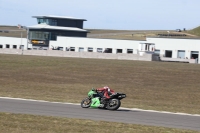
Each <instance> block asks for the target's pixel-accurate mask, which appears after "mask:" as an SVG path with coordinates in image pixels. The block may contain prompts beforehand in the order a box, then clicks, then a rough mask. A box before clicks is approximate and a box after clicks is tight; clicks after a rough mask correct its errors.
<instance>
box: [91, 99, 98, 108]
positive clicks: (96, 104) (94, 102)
mask: <svg viewBox="0 0 200 133" xmlns="http://www.w3.org/2000/svg"><path fill="white" fill-rule="evenodd" d="M99 105H100V100H99V97H95V98H92V103H91V105H90V107H92V108H98V107H99Z"/></svg>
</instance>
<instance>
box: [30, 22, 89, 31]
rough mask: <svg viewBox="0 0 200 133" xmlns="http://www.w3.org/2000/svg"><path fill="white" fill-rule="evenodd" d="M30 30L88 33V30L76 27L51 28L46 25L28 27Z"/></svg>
mask: <svg viewBox="0 0 200 133" xmlns="http://www.w3.org/2000/svg"><path fill="white" fill-rule="evenodd" d="M28 29H50V30H64V31H79V32H88V31H87V30H84V29H80V28H75V27H61V26H50V25H45V24H38V25H33V26H28Z"/></svg>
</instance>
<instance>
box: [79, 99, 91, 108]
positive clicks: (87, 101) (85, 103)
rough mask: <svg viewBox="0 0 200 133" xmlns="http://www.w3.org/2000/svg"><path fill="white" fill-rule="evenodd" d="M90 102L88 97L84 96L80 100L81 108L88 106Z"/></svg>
mask: <svg viewBox="0 0 200 133" xmlns="http://www.w3.org/2000/svg"><path fill="white" fill-rule="evenodd" d="M90 104H91V100H90V99H89V98H85V99H83V100H82V102H81V107H82V108H89V107H90Z"/></svg>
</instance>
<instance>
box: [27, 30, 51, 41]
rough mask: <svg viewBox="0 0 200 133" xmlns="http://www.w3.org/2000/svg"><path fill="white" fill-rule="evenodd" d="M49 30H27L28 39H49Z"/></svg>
mask: <svg viewBox="0 0 200 133" xmlns="http://www.w3.org/2000/svg"><path fill="white" fill-rule="evenodd" d="M49 34H50V33H49V32H41V31H30V32H29V39H30V40H32V39H35V40H49V39H50V37H49Z"/></svg>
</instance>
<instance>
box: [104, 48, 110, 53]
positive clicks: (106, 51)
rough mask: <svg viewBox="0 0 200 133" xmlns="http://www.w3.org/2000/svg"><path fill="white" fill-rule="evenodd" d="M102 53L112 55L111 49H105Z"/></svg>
mask: <svg viewBox="0 0 200 133" xmlns="http://www.w3.org/2000/svg"><path fill="white" fill-rule="evenodd" d="M104 53H112V48H106V49H105V50H104Z"/></svg>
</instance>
